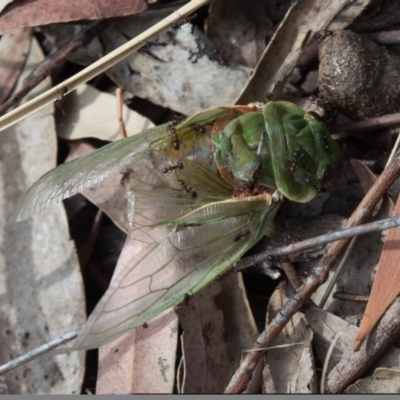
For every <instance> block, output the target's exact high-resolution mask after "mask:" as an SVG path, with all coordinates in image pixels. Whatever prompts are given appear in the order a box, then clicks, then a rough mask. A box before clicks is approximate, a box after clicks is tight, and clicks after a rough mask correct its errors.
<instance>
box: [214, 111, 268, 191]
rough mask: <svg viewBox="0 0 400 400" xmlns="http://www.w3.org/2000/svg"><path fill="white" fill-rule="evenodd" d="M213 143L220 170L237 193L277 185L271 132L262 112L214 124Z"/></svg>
mask: <svg viewBox="0 0 400 400" xmlns="http://www.w3.org/2000/svg"><path fill="white" fill-rule="evenodd" d="M215 130H216V132H215V134H214V135H213V137H212V138H213V143H214V145H215V160H216V163H217V166H218V169H219V171H220V173H221V175H222V177H223V178H224V179H225V181H227V182H229V183H230V184H231V185H232V186H233V187H234V188H235V195H237V196H242V195H251V194H258V193H259V192H260V190H261V188H262V190H263V191H265V190H266V189H267V188H268V187H270V188H273V187H275V180H274V174H273V170H272V168H271V165H270V163H271V161H270V151H269V145H268V135H267V134H266V131H265V124H264V117H263V115H262V113H261V112H256V111H251V112H248V113H244V114H242V115H240V116H236V117H233V118H232V117H231V118H225V119H224V120H221V121H218V124H216V126H215Z"/></svg>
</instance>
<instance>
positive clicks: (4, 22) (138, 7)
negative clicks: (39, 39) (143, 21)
mask: <svg viewBox="0 0 400 400" xmlns="http://www.w3.org/2000/svg"><path fill="white" fill-rule="evenodd" d="M146 8H147V4H146V1H144V0H128V1H127V0H118V1H112V2H110V1H107V0H95V1H93V0H69V1H65V2H60V1H58V0H19V1H16V2H14V3H12V4H10V5H9V6H8V7H7V8H6V9H4V10H3V12H2V13H1V14H0V35H3V34H4V33H7V32H11V31H15V30H17V29H21V28H26V27H32V26H39V25H47V24H51V23H54V22H69V21H77V20H84V19H87V20H93V19H103V18H112V17H123V16H125V15H132V14H136V13H140V12H142V11H144V10H145V9H146Z"/></svg>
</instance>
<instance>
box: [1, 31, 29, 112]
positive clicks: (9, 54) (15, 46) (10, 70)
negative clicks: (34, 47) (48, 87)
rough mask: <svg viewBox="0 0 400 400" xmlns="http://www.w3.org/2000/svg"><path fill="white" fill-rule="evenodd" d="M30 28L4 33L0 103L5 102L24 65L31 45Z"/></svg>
mask: <svg viewBox="0 0 400 400" xmlns="http://www.w3.org/2000/svg"><path fill="white" fill-rule="evenodd" d="M31 35H32V32H31V30H30V29H22V30H20V31H18V32H14V33H9V34H6V35H3V36H2V38H1V40H0V77H1V83H2V85H1V87H0V104H2V103H4V102H5V101H6V100H7V98H8V97H9V95H10V93H11V91H12V90H13V89H14V86H15V84H16V83H17V80H18V78H19V76H20V74H21V71H22V68H23V67H24V64H25V61H26V58H27V56H28V54H29V47H30V45H31Z"/></svg>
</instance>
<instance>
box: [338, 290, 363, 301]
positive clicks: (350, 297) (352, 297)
mask: <svg viewBox="0 0 400 400" xmlns="http://www.w3.org/2000/svg"><path fill="white" fill-rule="evenodd" d="M332 298H334V299H338V300H343V301H357V302H360V301H368V299H369V296H363V295H360V294H352V293H346V292H343V291H340V292H335V293H333V294H332Z"/></svg>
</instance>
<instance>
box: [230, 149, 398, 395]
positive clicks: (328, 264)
mask: <svg viewBox="0 0 400 400" xmlns="http://www.w3.org/2000/svg"><path fill="white" fill-rule="evenodd" d="M399 175H400V154H396V156H395V158H394V159H393V162H391V163H390V165H389V166H388V167H387V168H386V169H385V170H384V171H383V173H382V174H381V176H380V177H379V178H378V179H377V181H376V182H375V183H374V184H373V186H372V187H371V189H370V190H369V191H368V193H367V194H366V196H365V197H364V199H363V200H362V201H361V203H360V204H359V205H358V207H357V208H356V210H355V211H354V212H353V214H352V215H351V217H350V218H349V219H348V221H347V223H346V225H345V228H351V227H353V226H356V225H359V224H361V223H363V222H364V221H365V220H366V219H367V218H368V216H369V215H370V213H371V212H372V210H373V209H374V207H375V206H376V205H377V204H378V202H379V200H380V199H381V198H382V197H383V195H384V194H385V193H386V191H387V189H388V188H389V187H390V186H391V185H392V183H393V182H394V181H395V180H396V179H397V178H398V176H399ZM348 241H349V240H348V239H342V240H339V241H336V242H334V243H332V244H331V245H330V246H329V248H328V249H327V252H326V253H325V255H324V256H323V257H322V259H321V260H320V262H319V264H318V267H317V268H316V270H315V273H314V274H313V275H311V276H310V277H309V278H308V279H307V280H306V281H305V283H304V284H303V285H302V286H301V287H300V288H299V289H298V290H296V291H295V292H294V293H293V295H292V296H291V297H290V298H289V299H288V301H287V302H286V303H285V304H284V305H283V307H282V308H281V310H280V311H279V313H278V314H277V315H276V316H275V318H274V319H273V321H272V322H271V323H270V324H269V326H268V328H267V329H266V330H264V331H263V332H262V333H261V335H260V336H259V337H258V338H257V340H256V343H255V344H254V346H253V349H254V350H257V349H260V348H262V347H270V346H272V343H273V341H274V340H275V339H276V338H277V336H278V335H279V334H280V333H281V332H282V330H283V328H284V327H285V326H286V324H287V323H288V322H289V321H290V319H291V318H292V316H293V315H294V314H295V313H296V312H297V311H299V310H300V308H301V306H302V305H303V304H304V303H305V302H306V301H308V300H309V299H310V297H311V295H312V294H313V293H314V292H315V291H316V290H317V289H318V288H319V287H320V286H321V285H322V284H323V283H324V282H325V281H326V279H327V277H328V275H329V271H330V270H331V268H332V267H333V266H334V265H335V264H336V262H337V259H338V257H339V255H340V253H341V252H342V250H343V249H344V247H345V246H346V244H347V243H348ZM263 354H264V353H263V352H258V351H254V352H250V353H247V354H246V355H245V357H244V358H243V360H242V363H241V364H240V366H239V368H238V369H237V371H236V373H235V374H234V375H233V377H232V379H231V381H230V382H229V384H228V386H227V388H226V390H225V392H226V393H241V392H243V391H244V390H245V389H246V387H247V385H248V384H249V382H250V379H251V377H252V372H253V369H254V368H255V367H256V365H257V363H258V362H259V360H260V358H261V357H262V356H263ZM327 387H328V383H327ZM326 390H327V391H328V389H327V388H326Z"/></svg>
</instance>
